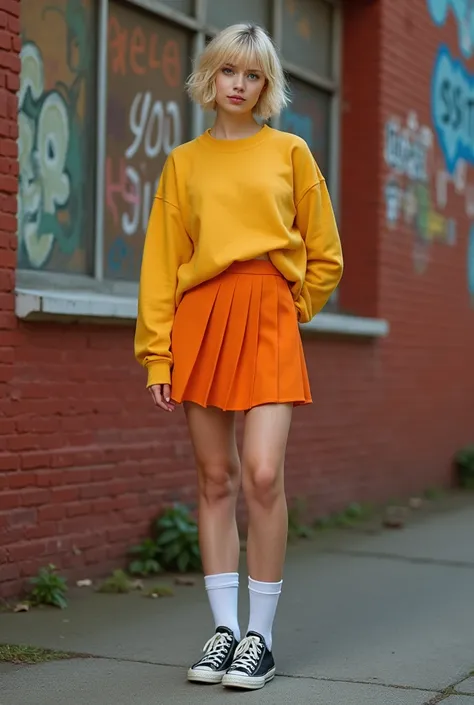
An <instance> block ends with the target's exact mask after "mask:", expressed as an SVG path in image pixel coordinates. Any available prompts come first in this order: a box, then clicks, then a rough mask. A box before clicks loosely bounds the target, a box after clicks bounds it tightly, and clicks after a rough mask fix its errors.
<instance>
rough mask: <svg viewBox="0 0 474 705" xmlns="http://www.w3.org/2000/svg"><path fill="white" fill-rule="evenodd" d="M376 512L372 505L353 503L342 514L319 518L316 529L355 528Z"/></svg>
mask: <svg viewBox="0 0 474 705" xmlns="http://www.w3.org/2000/svg"><path fill="white" fill-rule="evenodd" d="M374 511H375V510H374V507H373V506H372V505H371V504H359V502H352V503H351V504H349V506H348V507H346V509H343V510H342V511H340V512H335V513H334V514H330V515H328V516H322V517H319V518H318V519H316V521H315V522H314V527H315V528H316V529H334V528H345V527H350V526H355V525H356V524H358V523H360V522H362V521H366V520H367V519H370V518H371V517H372V516H373V513H374Z"/></svg>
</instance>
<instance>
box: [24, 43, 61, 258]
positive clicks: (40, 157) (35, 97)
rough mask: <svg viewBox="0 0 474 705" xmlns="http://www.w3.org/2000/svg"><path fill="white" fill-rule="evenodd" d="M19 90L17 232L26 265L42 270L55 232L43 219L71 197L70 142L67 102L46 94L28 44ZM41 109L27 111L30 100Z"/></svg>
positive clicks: (37, 54)
mask: <svg viewBox="0 0 474 705" xmlns="http://www.w3.org/2000/svg"><path fill="white" fill-rule="evenodd" d="M20 58H21V83H20V93H19V111H20V113H19V117H18V124H19V139H18V150H19V162H20V179H19V182H20V188H19V196H18V216H19V217H18V235H19V238H20V240H21V242H22V244H23V246H24V251H25V252H26V255H27V257H28V262H29V264H30V266H32V267H35V268H41V267H42V266H43V265H44V264H45V262H46V261H47V259H48V257H49V256H50V254H51V251H52V249H53V247H54V239H55V236H54V233H53V232H48V231H47V230H46V232H44V230H43V231H42V232H40V224H41V220H42V217H43V216H44V215H45V214H46V215H52V216H54V215H55V214H56V210H57V209H58V208H60V207H61V206H64V205H65V204H66V203H67V201H68V199H69V195H70V191H71V184H70V179H69V176H68V175H67V173H66V172H65V166H66V158H67V152H68V146H69V121H68V114H67V106H66V103H65V101H64V99H63V98H62V96H61V95H60V94H59V93H58V92H57V91H51V92H49V93H47V94H45V90H44V69H43V61H42V58H41V54H40V52H39V50H38V48H37V47H36V46H35V45H34V44H32V43H26V44H24V45H23V47H22V50H21V54H20ZM28 96H29V98H30V102H31V104H32V105H33V106H34V107H35V108H37V109H39V112H38V110H35V111H34V115H29V114H28V109H29V108H28V101H27V98H28Z"/></svg>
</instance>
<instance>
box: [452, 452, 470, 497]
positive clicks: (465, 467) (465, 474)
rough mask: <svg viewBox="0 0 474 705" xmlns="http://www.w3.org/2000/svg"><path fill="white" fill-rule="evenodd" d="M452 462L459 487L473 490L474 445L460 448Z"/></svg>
mask: <svg viewBox="0 0 474 705" xmlns="http://www.w3.org/2000/svg"><path fill="white" fill-rule="evenodd" d="M454 462H455V465H456V470H457V474H458V480H459V484H460V485H461V487H463V488H464V489H471V490H472V489H474V445H468V446H466V447H465V448H461V449H460V450H459V451H458V452H457V453H456V455H455V458H454Z"/></svg>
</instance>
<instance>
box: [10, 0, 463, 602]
mask: <svg viewBox="0 0 474 705" xmlns="http://www.w3.org/2000/svg"><path fill="white" fill-rule="evenodd" d="M3 6H5V2H4V3H3ZM7 7H8V11H3V12H0V43H1V42H3V44H2V47H3V46H4V44H6V41H7V38H8V42H9V45H8V46H9V47H10V50H9V51H8V50H7V49H6V48H2V49H1V53H0V138H1V141H0V145H1V147H0V152H1V161H0V199H1V201H0V203H1V207H0V336H1V337H0V357H1V360H0V388H1V392H2V393H1V396H0V592H1V593H2V594H5V595H8V594H14V593H15V592H17V591H18V590H19V589H20V587H21V585H22V584H23V583H24V580H25V578H26V577H28V576H30V575H31V574H32V573H34V572H35V571H36V570H37V568H38V567H39V566H40V565H43V564H45V563H47V562H49V561H53V562H55V563H56V564H57V565H58V566H60V567H61V569H64V570H67V571H68V573H69V574H70V575H71V576H76V577H77V576H83V577H85V576H92V575H96V574H99V573H104V572H106V571H107V570H109V569H110V568H111V567H114V566H116V565H118V564H120V563H121V562H122V561H123V556H124V552H125V550H126V548H127V547H128V546H129V545H130V544H131V543H132V542H134V541H135V540H136V539H137V538H139V536H140V535H143V533H144V532H145V531H146V529H147V526H148V522H149V520H150V519H151V517H153V516H154V515H155V514H156V512H157V511H158V510H159V508H160V505H161V504H162V503H163V502H164V501H168V500H170V499H174V498H178V497H179V498H182V499H184V500H185V501H193V500H194V496H195V495H194V487H195V480H194V472H193V463H192V456H191V449H190V445H189V441H188V439H187V434H186V428H185V425H184V423H183V421H184V419H183V415H182V412H181V410H179V411H178V412H177V413H176V414H175V415H174V416H171V415H165V414H160V413H159V412H156V411H155V409H154V408H153V407H152V405H151V403H150V400H149V398H148V396H147V394H146V393H145V392H144V389H143V382H144V378H143V374H142V371H141V370H140V369H139V368H138V366H137V365H136V364H135V363H134V361H133V358H132V340H133V328H132V327H131V326H130V327H124V328H121V327H104V326H92V325H87V326H86V325H70V324H61V323H46V322H35V323H19V322H18V321H17V319H16V318H15V316H14V313H13V301H14V299H13V292H12V290H13V285H14V267H15V242H16V236H15V232H16V227H15V219H14V215H13V214H14V210H15V195H14V192H15V190H16V184H15V183H14V182H12V180H11V179H10V178H8V177H9V176H11V175H14V174H15V170H16V163H15V161H13V162H12V161H10V160H12V159H13V160H14V157H15V154H16V146H15V138H16V115H15V91H16V90H17V88H18V68H19V67H18V58H17V51H18V44H17V42H18V36H17V33H18V10H19V3H18V2H13V0H10V2H9V3H8V4H7ZM344 27H345V29H344V95H343V125H342V136H343V145H342V157H343V167H342V220H341V227H342V231H343V238H344V243H345V257H346V272H345V277H344V281H343V285H342V287H341V306H342V307H343V308H344V309H345V310H348V311H351V312H354V313H359V314H363V315H380V316H382V317H385V318H387V319H388V320H389V322H390V325H391V334H390V336H389V337H388V338H387V339H386V340H384V341H370V340H369V341H367V340H365V341H364V340H348V339H344V338H335V337H326V338H325V337H314V336H306V337H305V349H306V354H307V360H308V367H309V373H310V377H311V382H312V389H313V397H314V404H313V405H312V406H311V407H306V408H300V409H297V410H296V411H295V422H294V425H293V429H292V434H291V439H290V444H289V449H288V463H287V468H288V470H287V476H288V482H287V489H288V493H289V495H290V496H295V495H305V496H307V497H308V499H309V502H310V505H311V508H312V511H314V512H324V511H329V510H333V509H336V508H339V507H342V506H344V505H345V504H346V503H348V502H350V501H354V500H364V499H385V498H388V497H392V496H394V495H401V494H405V493H408V492H411V491H416V490H420V489H422V488H425V487H427V486H429V485H435V484H440V483H446V482H448V481H449V478H450V464H451V458H452V455H453V452H454V451H455V450H456V449H457V448H458V447H459V446H460V445H462V444H463V443H465V442H467V441H468V440H472V435H473V430H472V429H473V427H474V424H473V420H474V413H473V412H474V409H473V404H474V402H473V400H474V373H473V371H472V359H473V354H472V352H473V347H474V345H473V344H474V336H473V330H474V329H473V320H474V310H473V309H472V307H471V305H470V300H469V293H468V290H467V283H466V257H467V226H468V223H467V222H465V220H464V215H463V213H464V201H463V198H462V197H461V196H459V197H456V196H453V195H452V194H450V200H449V204H448V207H447V208H448V211H449V215H450V217H453V218H455V219H456V220H457V222H458V223H459V233H458V239H457V242H456V244H455V245H454V246H448V245H446V244H444V243H435V244H433V245H432V246H431V247H430V248H429V257H430V260H429V262H428V263H427V266H426V267H425V268H424V270H423V271H416V269H415V266H414V258H413V249H414V244H416V242H417V240H416V238H415V235H414V230H413V227H411V226H410V225H406V224H404V223H403V222H401V221H400V222H399V223H397V224H396V226H394V227H389V225H388V224H387V217H386V204H385V181H386V179H387V178H388V177H389V169H388V168H387V166H386V164H385V162H384V153H383V150H384V125H385V123H386V121H387V120H388V119H389V118H390V117H391V116H393V115H395V116H396V115H399V116H400V117H401V119H402V120H404V119H405V117H406V114H407V112H408V111H410V110H414V111H416V112H417V114H418V117H419V120H420V122H422V123H423V124H426V125H431V116H430V109H429V90H430V89H429V81H430V78H431V72H432V66H433V62H434V56H435V53H436V50H437V46H438V43H439V41H441V39H442V37H443V36H444V38H445V39H449V41H450V42H451V43H452V44H453V47H455V46H456V43H455V42H456V37H457V35H456V26H455V24H454V23H453V22H451V23H450V24H449V25H448V27H447V28H443V29H440V28H436V27H435V26H434V24H433V22H432V21H431V19H430V17H429V13H428V11H427V8H426V2H425V0H416V2H413V0H410V2H408V0H398V1H397V3H393V2H391V1H390V0H383V1H382V0H378V2H374V3H364V2H357V3H356V2H353V1H352V0H350V1H349V2H347V3H346V9H345V22H344ZM438 152H439V150H438ZM438 156H439V154H438ZM430 178H431V177H430ZM431 181H432V179H431ZM430 184H431V186H430V187H432V183H431V182H430ZM403 185H405V184H404V182H403ZM425 254H426V253H425Z"/></svg>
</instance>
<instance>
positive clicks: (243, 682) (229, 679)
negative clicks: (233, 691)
mask: <svg viewBox="0 0 474 705" xmlns="http://www.w3.org/2000/svg"><path fill="white" fill-rule="evenodd" d="M275 673H276V668H272V669H271V670H270V671H268V673H267V674H266V675H265V676H260V677H258V678H251V677H250V676H239V675H237V674H233V673H226V674H225V676H224V678H223V679H222V685H223V686H224V687H225V688H240V689H241V690H259V689H260V688H263V686H264V685H265V684H266V683H268V682H269V681H271V680H273V678H275Z"/></svg>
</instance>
